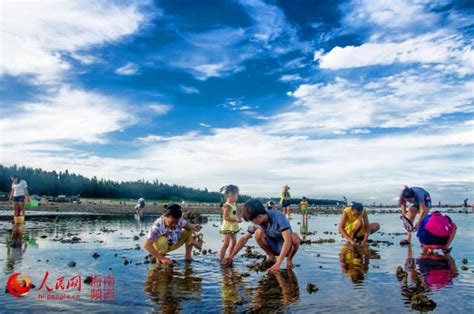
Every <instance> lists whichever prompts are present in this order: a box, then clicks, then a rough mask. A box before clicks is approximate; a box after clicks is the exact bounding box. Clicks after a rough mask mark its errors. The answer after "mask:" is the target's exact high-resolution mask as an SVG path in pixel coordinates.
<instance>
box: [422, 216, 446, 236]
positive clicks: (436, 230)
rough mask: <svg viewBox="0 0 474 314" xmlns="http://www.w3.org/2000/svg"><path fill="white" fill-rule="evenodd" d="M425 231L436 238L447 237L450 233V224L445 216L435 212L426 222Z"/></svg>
mask: <svg viewBox="0 0 474 314" xmlns="http://www.w3.org/2000/svg"><path fill="white" fill-rule="evenodd" d="M425 229H426V230H427V231H429V232H430V233H431V234H434V235H436V236H439V237H447V236H449V234H450V232H451V222H450V220H449V218H448V217H447V216H445V215H443V214H441V213H437V212H435V213H433V214H431V217H430V219H429V220H428V221H427V222H426V225H425Z"/></svg>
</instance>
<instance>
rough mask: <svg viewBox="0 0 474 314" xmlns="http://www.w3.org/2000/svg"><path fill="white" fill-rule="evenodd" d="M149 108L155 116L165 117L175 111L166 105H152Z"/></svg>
mask: <svg viewBox="0 0 474 314" xmlns="http://www.w3.org/2000/svg"><path fill="white" fill-rule="evenodd" d="M148 108H149V109H150V110H151V111H152V112H153V113H154V114H155V115H160V116H161V115H165V114H167V113H168V112H170V110H171V109H173V106H171V105H166V104H151V105H148Z"/></svg>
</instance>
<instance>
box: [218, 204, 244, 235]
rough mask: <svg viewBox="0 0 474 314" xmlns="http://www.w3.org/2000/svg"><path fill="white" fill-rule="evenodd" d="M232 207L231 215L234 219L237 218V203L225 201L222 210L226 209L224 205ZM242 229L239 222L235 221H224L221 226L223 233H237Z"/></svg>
mask: <svg viewBox="0 0 474 314" xmlns="http://www.w3.org/2000/svg"><path fill="white" fill-rule="evenodd" d="M226 206H227V207H230V211H229V217H230V218H232V219H237V218H238V216H237V205H236V204H235V203H229V202H227V203H225V204H224V206H223V207H222V211H224V207H226ZM239 230H240V228H239V224H238V223H237V222H235V221H230V220H225V219H224V221H223V222H222V226H221V233H237V232H238V231H239Z"/></svg>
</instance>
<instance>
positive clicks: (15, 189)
mask: <svg viewBox="0 0 474 314" xmlns="http://www.w3.org/2000/svg"><path fill="white" fill-rule="evenodd" d="M11 180H12V191H11V192H10V198H9V203H10V204H13V215H14V221H15V223H23V222H24V221H25V200H28V199H29V198H30V195H29V194H28V184H26V181H25V180H22V179H20V177H19V176H18V175H16V174H14V175H12V176H11Z"/></svg>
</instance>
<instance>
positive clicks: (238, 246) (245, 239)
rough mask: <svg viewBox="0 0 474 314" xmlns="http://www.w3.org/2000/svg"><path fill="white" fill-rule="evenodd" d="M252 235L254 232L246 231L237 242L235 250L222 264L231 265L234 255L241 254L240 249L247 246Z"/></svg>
mask: <svg viewBox="0 0 474 314" xmlns="http://www.w3.org/2000/svg"><path fill="white" fill-rule="evenodd" d="M251 237H252V234H251V233H250V232H246V233H245V234H244V235H243V236H242V237H241V238H240V239H239V241H238V242H237V244H236V245H235V248H234V250H233V251H232V253H230V255H229V256H228V257H227V258H225V259H224V260H223V261H222V264H224V265H230V264H231V263H232V260H233V259H234V257H235V256H236V255H237V254H239V252H240V250H242V248H243V247H244V246H245V244H247V242H248V240H250V238H251Z"/></svg>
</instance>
